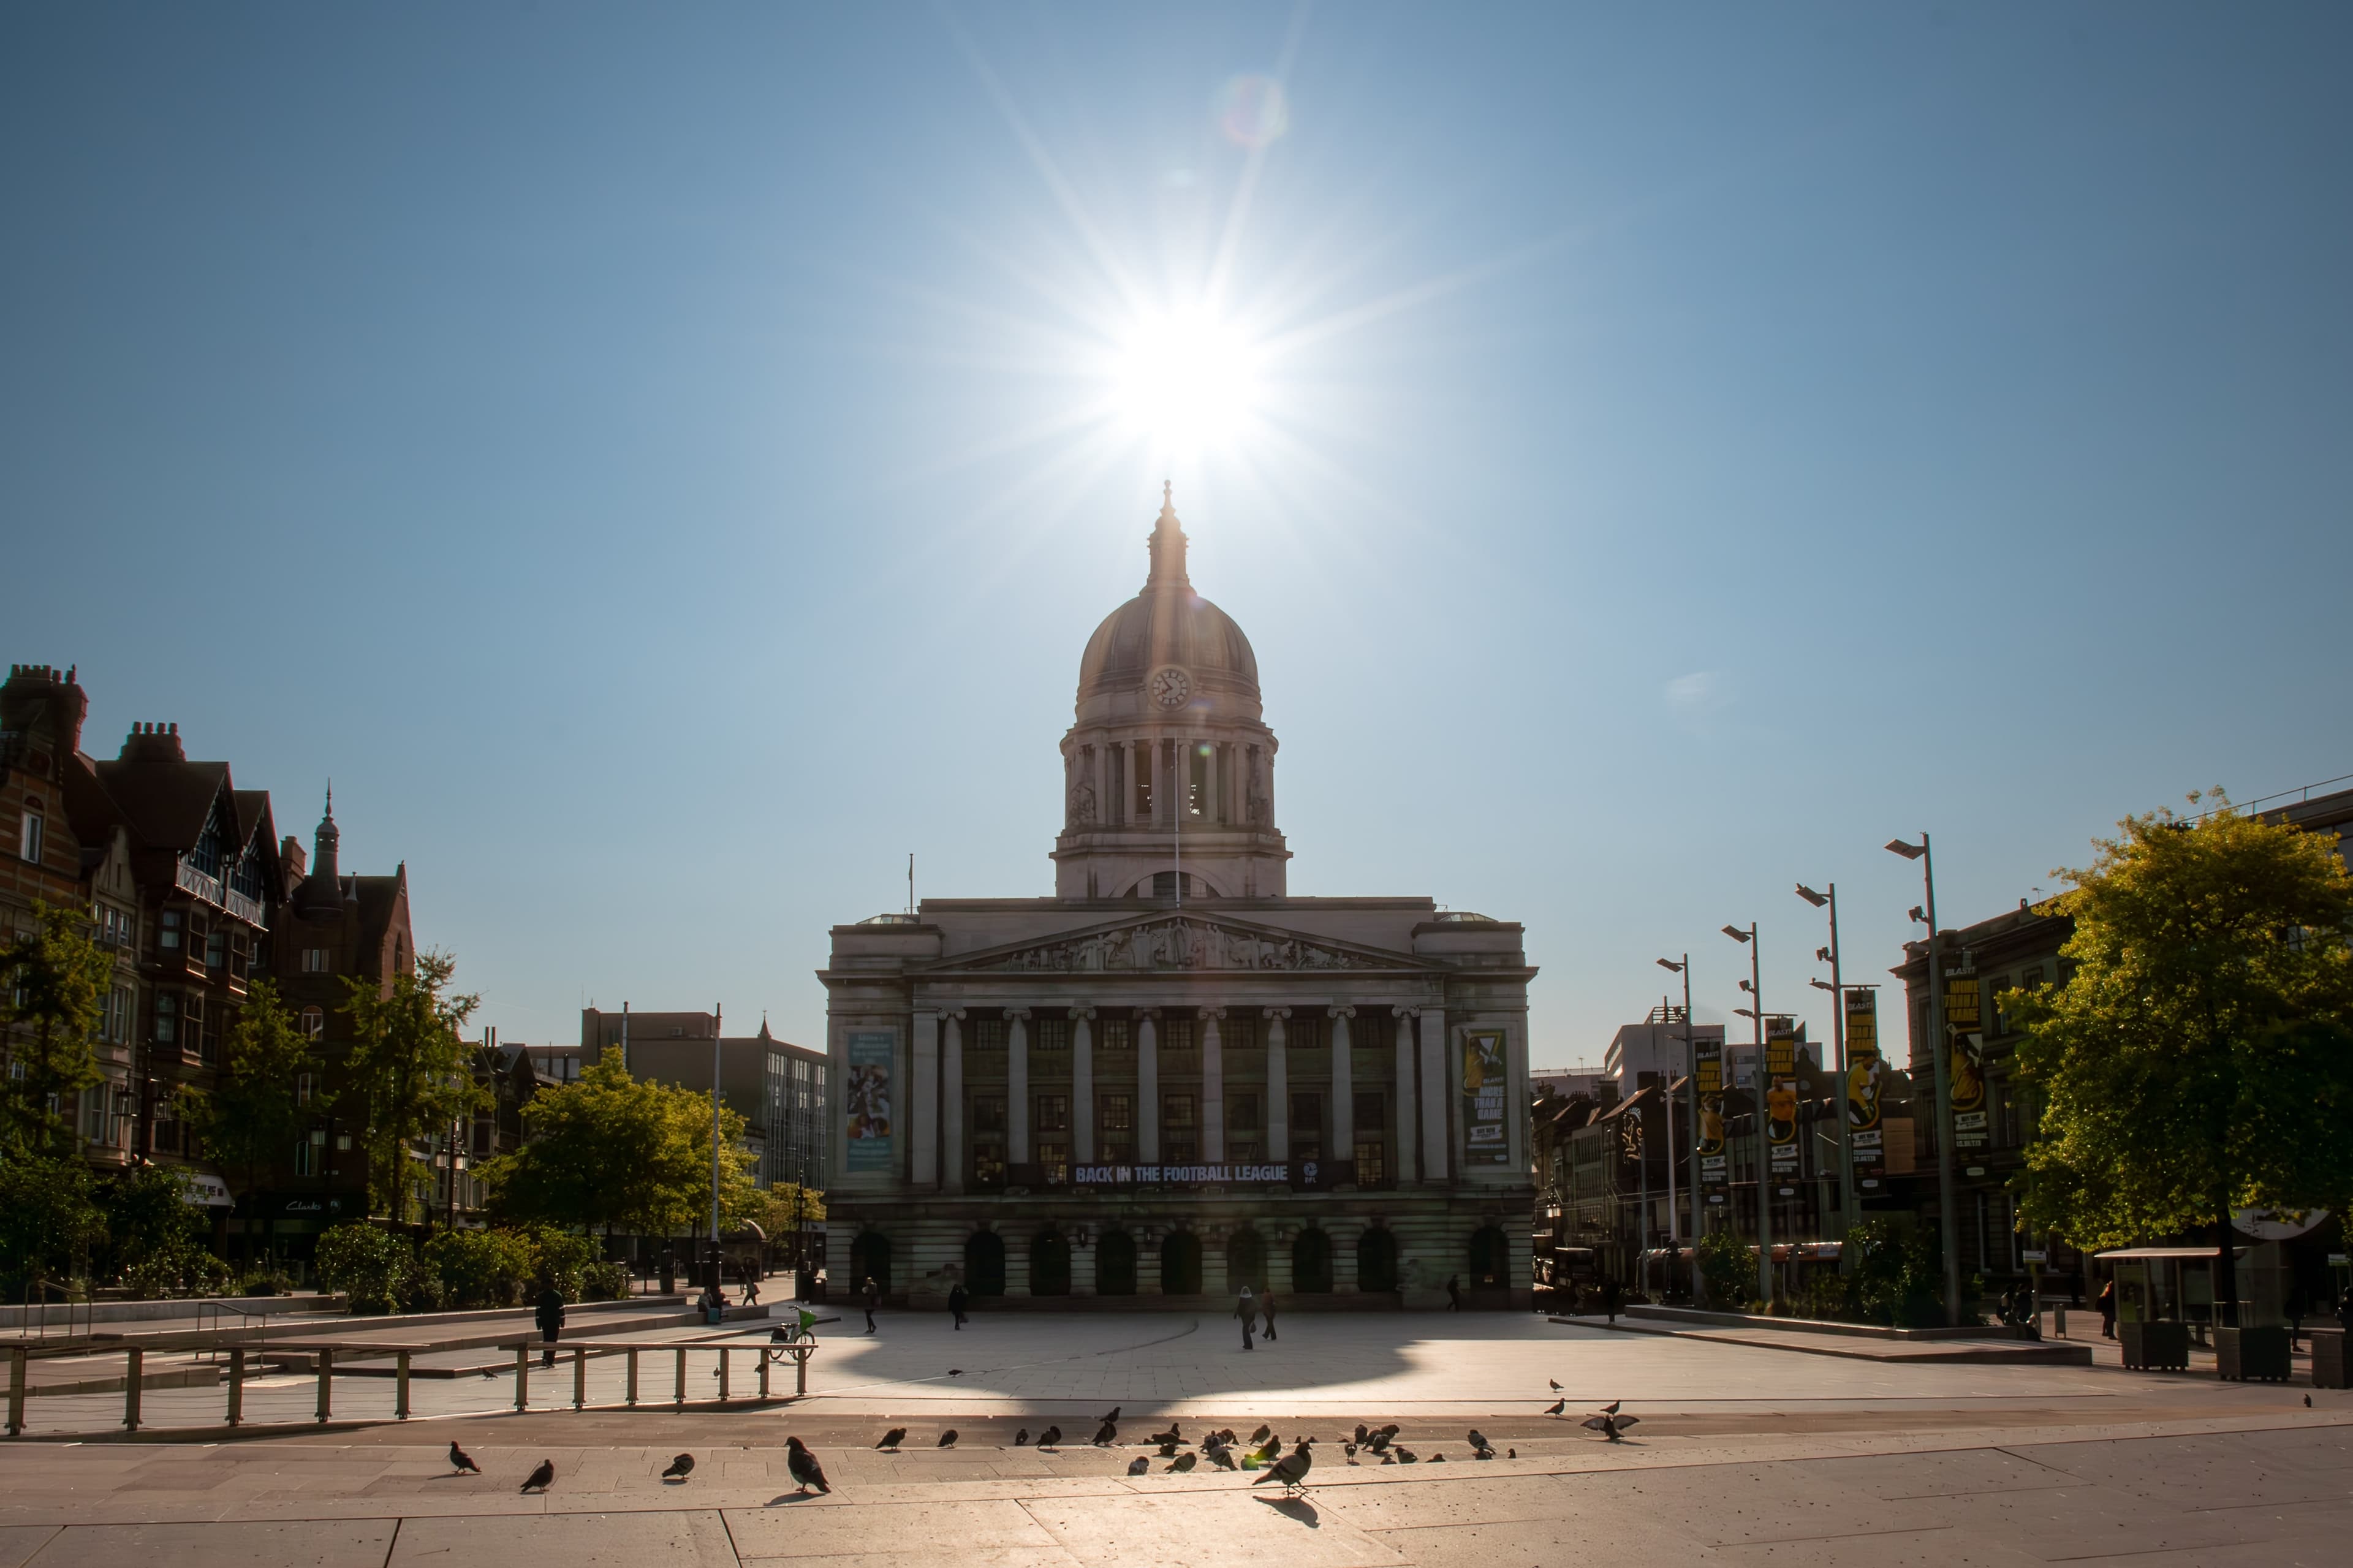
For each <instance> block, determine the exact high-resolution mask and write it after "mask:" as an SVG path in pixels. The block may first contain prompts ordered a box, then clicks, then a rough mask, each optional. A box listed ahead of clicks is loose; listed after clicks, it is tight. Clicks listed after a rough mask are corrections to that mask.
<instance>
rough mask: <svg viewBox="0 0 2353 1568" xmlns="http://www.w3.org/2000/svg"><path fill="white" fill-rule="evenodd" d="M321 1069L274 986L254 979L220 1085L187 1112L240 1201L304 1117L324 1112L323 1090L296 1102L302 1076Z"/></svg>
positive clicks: (298, 1133)
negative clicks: (237, 1179) (233, 1181)
mask: <svg viewBox="0 0 2353 1568" xmlns="http://www.w3.org/2000/svg"><path fill="white" fill-rule="evenodd" d="M321 1067H322V1061H321V1058H320V1056H319V1052H318V1049H317V1047H315V1046H314V1045H313V1044H312V1043H311V1039H310V1037H308V1036H306V1035H304V1034H303V1033H302V1030H301V1026H300V1025H299V1024H297V1023H296V1021H295V1018H294V1015H293V1013H292V1011H291V1010H290V1009H289V1008H288V1007H287V1005H285V1003H284V1002H282V1001H280V999H279V995H278V988H277V987H276V986H274V985H272V984H270V983H269V981H267V980H257V981H255V982H254V983H253V987H252V989H251V990H250V991H249V992H248V993H247V995H246V1001H245V1008H244V1010H243V1011H242V1012H241V1013H239V1014H238V1016H237V1026H236V1027H234V1028H232V1029H231V1030H229V1033H228V1039H227V1043H226V1046H225V1048H224V1050H223V1053H222V1057H221V1075H220V1082H219V1083H218V1085H216V1087H215V1089H213V1092H212V1093H211V1094H209V1095H206V1097H204V1099H202V1100H198V1101H195V1103H194V1104H193V1105H192V1107H191V1110H192V1125H193V1126H194V1127H195V1130H196V1132H197V1134H198V1135H199V1136H200V1137H202V1138H203V1140H204V1143H205V1149H206V1152H208V1153H210V1154H211V1156H212V1157H213V1158H214V1159H215V1160H216V1161H217V1162H219V1163H220V1164H221V1166H222V1167H223V1168H224V1169H226V1170H229V1171H234V1172H236V1173H238V1175H239V1176H241V1177H242V1182H241V1184H240V1185H239V1187H238V1189H237V1191H238V1194H239V1195H240V1196H249V1195H250V1194H252V1192H253V1190H254V1189H255V1188H256V1187H257V1186H259V1184H260V1177H261V1172H262V1169H263V1168H264V1167H265V1166H267V1165H269V1164H271V1163H274V1162H276V1161H280V1160H283V1159H285V1158H286V1157H287V1155H288V1152H289V1151H290V1150H291V1149H292V1148H293V1147H294V1143H295V1141H296V1140H297V1139H300V1138H301V1137H302V1136H303V1135H304V1133H305V1132H306V1131H307V1129H308V1124H309V1120H310V1118H311V1117H312V1116H314V1115H317V1114H318V1113H320V1112H321V1111H323V1110H325V1109H326V1102H327V1096H326V1094H325V1093H324V1091H323V1090H322V1089H313V1090H312V1092H311V1102H310V1103H309V1104H308V1105H305V1104H303V1103H302V1099H301V1079H302V1076H303V1075H304V1074H305V1073H308V1074H310V1075H311V1078H312V1080H313V1081H314V1082H315V1081H316V1080H317V1079H318V1078H319V1076H320V1071H321Z"/></svg>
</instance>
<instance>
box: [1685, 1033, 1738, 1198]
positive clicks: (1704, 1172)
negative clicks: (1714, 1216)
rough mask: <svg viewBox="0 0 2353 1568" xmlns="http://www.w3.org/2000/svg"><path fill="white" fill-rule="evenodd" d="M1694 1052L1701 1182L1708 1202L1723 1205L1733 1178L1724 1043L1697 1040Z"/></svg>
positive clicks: (1693, 1048)
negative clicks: (1727, 1132) (1728, 1144)
mask: <svg viewBox="0 0 2353 1568" xmlns="http://www.w3.org/2000/svg"><path fill="white" fill-rule="evenodd" d="M1692 1051H1693V1054H1694V1059H1695V1062H1696V1067H1697V1076H1698V1079H1699V1081H1698V1083H1697V1085H1696V1088H1697V1089H1698V1092H1699V1142H1698V1148H1699V1182H1700V1185H1701V1186H1702V1187H1704V1188H1706V1189H1707V1201H1708V1202H1709V1203H1710V1204H1711V1205H1722V1204H1723V1202H1724V1192H1723V1189H1724V1187H1725V1184H1727V1183H1729V1182H1730V1180H1731V1177H1732V1171H1731V1166H1730V1163H1729V1162H1728V1161H1727V1160H1726V1159H1725V1146H1724V1042H1723V1041H1722V1040H1695V1041H1694V1042H1693V1043H1692Z"/></svg>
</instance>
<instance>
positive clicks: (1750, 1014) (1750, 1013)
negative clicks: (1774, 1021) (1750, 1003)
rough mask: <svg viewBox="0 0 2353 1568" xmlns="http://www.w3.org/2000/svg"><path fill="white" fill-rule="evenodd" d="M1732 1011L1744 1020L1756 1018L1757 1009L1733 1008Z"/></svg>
mask: <svg viewBox="0 0 2353 1568" xmlns="http://www.w3.org/2000/svg"><path fill="white" fill-rule="evenodd" d="M1733 1011H1734V1012H1736V1013H1737V1014H1739V1015H1740V1016H1742V1017H1744V1018H1754V1017H1755V1016H1757V1009H1756V1008H1754V1007H1735V1008H1734V1009H1733Z"/></svg>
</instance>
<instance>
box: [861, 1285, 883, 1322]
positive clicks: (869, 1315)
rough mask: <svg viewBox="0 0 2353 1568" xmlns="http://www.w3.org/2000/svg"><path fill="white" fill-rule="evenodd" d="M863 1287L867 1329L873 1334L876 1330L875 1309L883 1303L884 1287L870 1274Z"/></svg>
mask: <svg viewBox="0 0 2353 1568" xmlns="http://www.w3.org/2000/svg"><path fill="white" fill-rule="evenodd" d="M863 1289H864V1293H865V1301H866V1331H867V1332H868V1333H870V1334H871V1333H872V1332H873V1331H874V1309H875V1308H877V1307H879V1306H881V1304H882V1287H881V1286H880V1285H877V1284H876V1283H874V1276H872V1275H871V1274H869V1275H868V1276H867V1277H866V1284H865V1286H864V1287H863Z"/></svg>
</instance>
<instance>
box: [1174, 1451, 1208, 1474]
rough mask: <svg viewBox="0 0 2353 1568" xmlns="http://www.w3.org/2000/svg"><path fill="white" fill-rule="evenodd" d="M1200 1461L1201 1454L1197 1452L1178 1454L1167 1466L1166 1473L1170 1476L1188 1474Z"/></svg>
mask: <svg viewBox="0 0 2353 1568" xmlns="http://www.w3.org/2000/svg"><path fill="white" fill-rule="evenodd" d="M1200 1462H1201V1456H1200V1455H1198V1454H1179V1455H1177V1456H1176V1463H1175V1464H1172V1465H1170V1466H1169V1467H1168V1469H1167V1471H1166V1473H1167V1474H1169V1475H1172V1476H1183V1475H1189V1474H1191V1473H1192V1469H1193V1467H1194V1466H1195V1465H1198V1464H1199V1463H1200Z"/></svg>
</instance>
